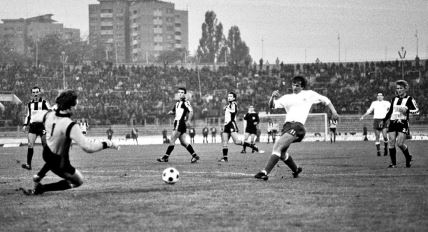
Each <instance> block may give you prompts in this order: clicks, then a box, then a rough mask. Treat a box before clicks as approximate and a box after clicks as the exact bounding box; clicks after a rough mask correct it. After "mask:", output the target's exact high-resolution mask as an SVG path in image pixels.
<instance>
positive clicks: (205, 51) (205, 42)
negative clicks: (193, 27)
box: [197, 11, 226, 63]
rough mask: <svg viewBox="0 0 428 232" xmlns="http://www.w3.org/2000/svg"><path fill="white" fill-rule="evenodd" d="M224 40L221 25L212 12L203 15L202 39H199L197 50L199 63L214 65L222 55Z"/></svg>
mask: <svg viewBox="0 0 428 232" xmlns="http://www.w3.org/2000/svg"><path fill="white" fill-rule="evenodd" d="M224 45H225V38H224V35H223V24H221V23H219V22H218V20H217V16H216V14H215V13H214V11H207V12H206V13H205V22H204V23H202V38H201V39H199V46H198V50H197V54H198V57H199V59H200V62H207V63H214V62H215V61H217V59H218V58H219V57H221V56H222V54H224V52H225V51H226V49H225V46H224Z"/></svg>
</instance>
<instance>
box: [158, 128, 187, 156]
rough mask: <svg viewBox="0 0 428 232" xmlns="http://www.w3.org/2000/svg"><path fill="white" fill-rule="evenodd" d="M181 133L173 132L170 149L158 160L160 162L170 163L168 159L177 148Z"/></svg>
mask: <svg viewBox="0 0 428 232" xmlns="http://www.w3.org/2000/svg"><path fill="white" fill-rule="evenodd" d="M180 135H181V132H178V131H177V130H173V131H172V134H171V139H170V140H169V145H168V148H167V149H166V152H165V155H164V156H162V157H160V158H158V159H156V160H157V161H159V162H168V158H169V156H170V155H171V153H172V151H173V150H174V147H175V141H176V140H177V139H178V138H179V137H180Z"/></svg>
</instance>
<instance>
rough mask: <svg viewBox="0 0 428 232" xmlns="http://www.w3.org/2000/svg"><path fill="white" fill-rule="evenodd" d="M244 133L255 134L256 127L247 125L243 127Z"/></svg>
mask: <svg viewBox="0 0 428 232" xmlns="http://www.w3.org/2000/svg"><path fill="white" fill-rule="evenodd" d="M245 133H248V134H254V135H255V134H257V127H247V128H245Z"/></svg>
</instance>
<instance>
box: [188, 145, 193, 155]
mask: <svg viewBox="0 0 428 232" xmlns="http://www.w3.org/2000/svg"><path fill="white" fill-rule="evenodd" d="M186 149H187V151H188V152H189V153H190V154H191V155H193V154H195V150H193V147H192V145H190V144H189V145H187V147H186Z"/></svg>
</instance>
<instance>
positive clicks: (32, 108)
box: [24, 98, 50, 126]
mask: <svg viewBox="0 0 428 232" xmlns="http://www.w3.org/2000/svg"><path fill="white" fill-rule="evenodd" d="M49 109H50V106H49V103H48V102H47V101H46V100H44V99H42V98H38V99H33V100H31V101H30V102H29V103H28V104H27V117H25V122H24V125H25V126H27V125H29V124H30V123H33V122H34V120H33V118H34V117H37V115H38V114H44V113H46V110H49Z"/></svg>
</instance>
